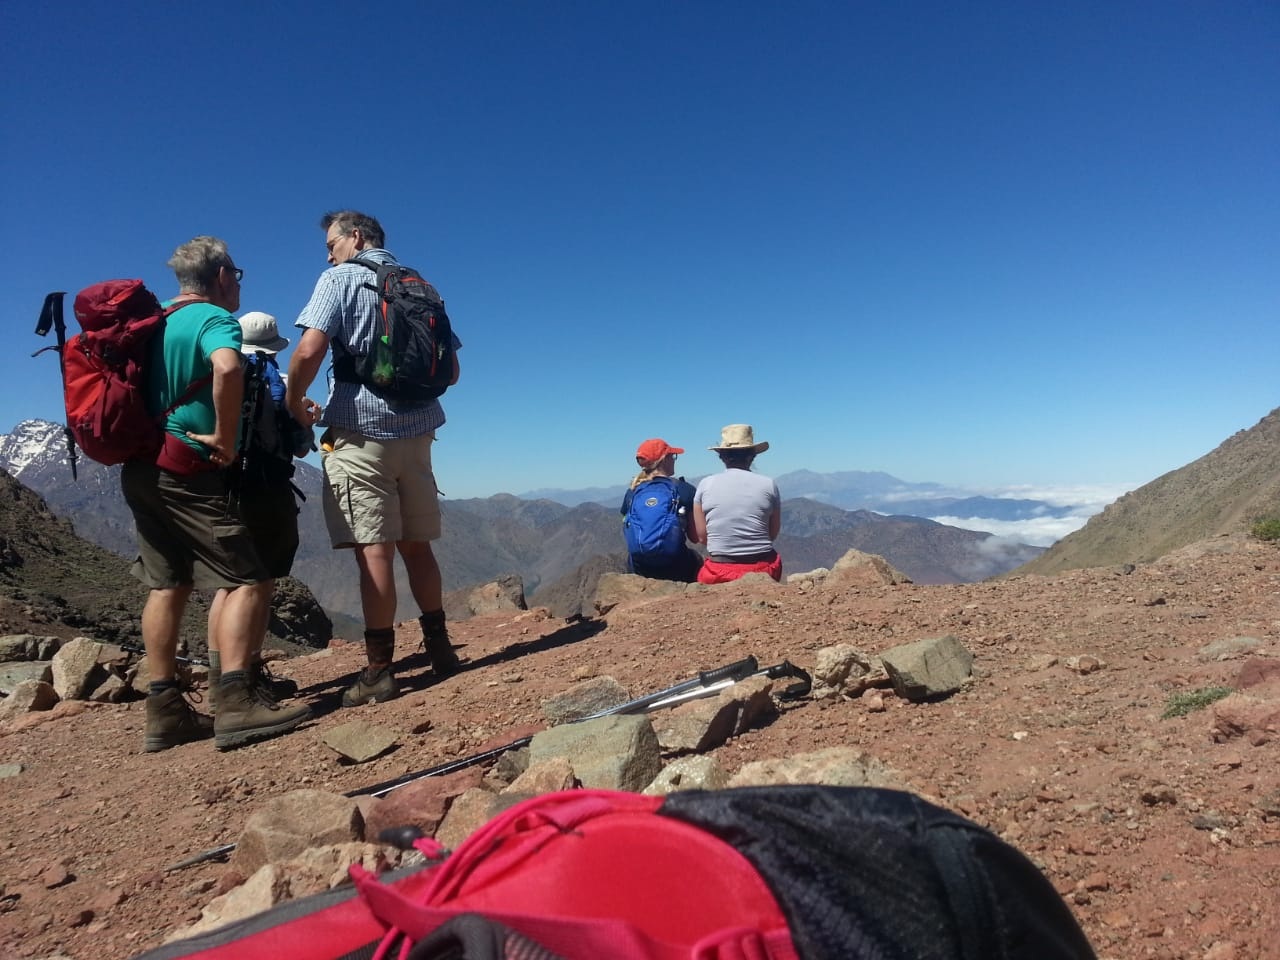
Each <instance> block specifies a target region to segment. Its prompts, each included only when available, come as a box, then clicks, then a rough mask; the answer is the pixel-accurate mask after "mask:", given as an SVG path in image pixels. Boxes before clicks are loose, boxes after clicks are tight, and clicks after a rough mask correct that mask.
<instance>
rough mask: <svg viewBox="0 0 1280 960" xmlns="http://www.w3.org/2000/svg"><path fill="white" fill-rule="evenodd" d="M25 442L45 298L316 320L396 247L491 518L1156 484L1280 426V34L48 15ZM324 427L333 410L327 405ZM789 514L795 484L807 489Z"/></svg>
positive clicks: (129, 8) (1072, 10)
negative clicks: (82, 293) (580, 505)
mask: <svg viewBox="0 0 1280 960" xmlns="http://www.w3.org/2000/svg"><path fill="white" fill-rule="evenodd" d="M0 32H2V33H3V35H4V36H5V38H6V41H5V55H4V58H3V63H2V65H0V71H3V73H2V76H3V90H2V96H0V125H2V128H3V131H4V135H5V146H4V149H3V151H0V183H3V190H4V195H3V208H4V211H5V219H6V222H7V224H8V228H9V231H10V238H9V242H8V243H7V244H6V251H5V253H4V255H3V257H2V258H0V275H2V276H3V284H2V286H0V290H2V291H3V292H2V293H0V297H2V300H0V305H2V307H3V310H4V314H5V322H6V325H7V329H8V330H9V331H10V332H11V335H12V336H13V338H14V340H13V349H11V350H10V351H9V353H8V354H7V356H6V357H5V359H4V361H3V370H2V371H0V377H2V378H3V383H4V389H3V399H0V432H4V431H7V430H9V429H10V428H11V427H12V426H13V425H14V424H16V423H17V422H18V421H20V420H23V419H26V418H31V417H43V418H47V419H53V420H57V419H60V418H61V415H62V411H61V401H60V396H59V393H58V382H57V375H56V372H55V369H54V368H55V362H54V360H53V358H52V357H51V356H50V355H45V356H43V357H40V358H37V359H35V360H32V359H30V358H29V357H28V354H29V353H30V352H31V351H32V350H34V349H36V348H37V347H38V346H40V345H41V341H39V340H38V339H37V338H36V337H34V336H33V335H32V333H31V331H32V329H33V328H34V325H35V320H36V315H37V312H38V308H39V305H40V302H41V299H42V297H43V295H44V294H45V293H46V292H47V291H48V290H51V289H65V290H69V291H72V292H74V291H75V290H77V289H79V288H81V287H83V286H85V285H87V284H89V283H91V282H94V281H97V280H101V279H106V278H109V277H115V276H139V277H142V278H143V279H145V280H146V281H147V282H148V283H149V284H151V285H153V287H154V288H155V289H156V290H157V292H158V293H160V294H162V295H170V294H172V293H173V292H174V291H175V287H174V284H173V280H172V276H171V274H169V272H168V271H167V269H166V267H165V261H166V260H167V259H168V257H169V255H170V254H171V252H172V250H173V248H174V247H175V246H177V245H178V244H179V243H181V242H183V241H185V240H187V239H189V238H190V237H192V236H194V235H196V234H201V233H211V234H215V235H217V236H221V237H223V238H225V239H226V240H227V241H228V243H229V244H230V247H231V250H232V254H233V256H234V257H235V259H236V261H237V263H239V264H240V265H241V266H243V267H244V269H245V272H246V276H245V281H244V285H243V302H242V308H243V309H244V310H266V311H268V312H271V313H274V314H275V315H276V316H278V317H279V318H280V319H281V322H282V327H284V328H285V329H284V332H285V334H286V335H287V336H292V337H295V338H296V335H297V333H296V331H294V330H293V329H292V322H293V319H294V318H295V317H296V316H297V313H298V310H299V309H300V308H301V306H302V305H303V303H305V301H306V299H307V297H308V295H309V294H310V292H311V289H312V287H313V285H314V283H315V279H316V276H317V275H318V274H319V272H320V271H321V270H322V269H323V268H324V267H325V263H324V243H323V234H322V232H321V230H320V229H319V227H318V225H317V221H318V219H319V216H320V214H321V213H322V212H324V211H325V210H327V209H333V208H338V207H355V208H359V209H362V210H365V211H367V212H369V213H372V214H373V215H375V216H377V217H378V218H379V219H380V220H381V221H382V223H383V225H384V227H385V228H386V230H387V234H388V246H389V247H390V249H391V250H392V251H393V252H395V253H396V254H397V255H398V256H399V257H400V259H401V260H402V261H403V262H405V263H408V264H410V265H412V266H416V267H417V268H418V269H420V270H421V271H422V272H423V274H425V275H426V276H427V277H429V278H430V279H432V280H433V281H434V282H435V283H436V285H437V286H438V287H439V289H440V291H441V292H442V294H443V295H444V297H445V300H446V301H447V303H448V305H449V308H450V314H451V315H452V316H453V318H454V322H455V324H456V327H457V329H458V331H459V333H460V335H461V336H462V338H463V340H464V341H465V345H466V346H465V349H464V350H463V351H462V354H461V358H462V366H463V379H462V381H461V383H460V384H459V385H458V386H457V387H456V388H454V389H453V390H451V391H450V392H449V394H448V395H447V396H446V397H445V406H446V409H447V412H448V418H449V423H448V424H447V426H446V427H445V428H444V429H443V430H442V431H441V434H440V443H439V444H438V445H437V447H436V461H437V467H438V474H439V481H440V484H441V487H442V488H443V489H444V491H445V492H446V493H447V494H448V495H450V496H453V497H461V496H483V495H488V494H491V493H495V492H499V491H508V492H521V491H524V490H528V489H531V488H535V487H542V486H568V487H581V486H589V485H596V484H606V483H618V482H622V481H624V480H626V479H627V478H629V476H630V475H631V473H632V470H633V468H634V461H633V460H632V456H633V453H634V450H635V446H636V445H637V443H638V442H639V441H641V440H643V439H645V438H646V437H650V436H662V437H665V438H666V439H667V440H669V441H670V442H672V443H674V444H677V445H680V446H684V447H686V448H688V451H689V452H688V454H686V456H685V457H684V458H683V459H682V460H681V464H680V465H681V468H682V470H683V471H684V472H686V473H688V474H690V475H696V474H701V473H706V472H709V471H711V470H712V469H714V468H715V467H716V462H715V461H714V459H713V455H712V454H710V453H708V452H706V450H705V447H706V446H707V445H708V444H710V443H713V442H715V441H716V440H717V439H718V437H719V430H720V427H721V426H722V425H723V424H726V423H732V422H748V423H753V424H754V425H755V427H756V432H757V437H758V438H760V439H765V440H768V441H770V442H771V443H772V445H773V448H772V450H771V451H770V452H769V453H768V454H766V455H765V457H763V458H762V459H761V460H760V461H759V464H758V466H759V468H760V469H761V470H763V471H765V472H768V473H773V474H780V473H784V472H787V471H789V470H793V469H798V468H809V469H813V470H819V471H832V470H883V471H887V472H889V473H892V474H894V475H896V476H899V477H901V478H903V479H906V480H913V481H926V480H928V481H939V482H944V483H949V484H961V485H971V486H974V487H977V488H982V487H992V488H995V487H1002V486H1005V485H1018V484H1027V485H1034V486H1035V487H1037V488H1045V487H1055V486H1067V485H1093V484H1102V485H1107V484H1110V485H1115V484H1127V485H1130V486H1134V485H1138V484H1141V483H1145V482H1146V481H1148V480H1151V479H1153V478H1155V477H1156V476H1158V475H1160V474H1162V473H1164V472H1166V471H1168V470H1172V469H1175V468H1177V467H1180V466H1182V465H1183V464H1185V463H1187V462H1189V461H1191V460H1193V459H1195V458H1196V457H1198V456H1200V455H1202V454H1204V453H1206V452H1208V451H1209V450H1210V449H1212V448H1213V447H1215V446H1216V445H1217V444H1218V443H1220V442H1221V441H1222V440H1224V439H1226V438H1227V437H1228V436H1230V435H1231V434H1232V433H1234V432H1235V431H1237V430H1240V429H1244V428H1247V427H1250V426H1252V425H1253V424H1254V423H1256V422H1257V421H1258V419H1259V418H1261V417H1262V416H1263V415H1265V414H1266V413H1267V412H1269V411H1270V410H1271V409H1273V408H1274V407H1276V406H1280V363H1278V362H1277V360H1278V358H1280V323H1278V322H1277V321H1278V319H1280V5H1277V4H1276V3H1274V2H1222V3H1217V2H1213V3H1211V2H1207V0H1206V2H1200V3H1185V2H1160V3H1156V2H1142V3H1126V2H1120V3H1116V2H1110V0H1108V2H1076V3H1069V4H1038V3H1037V4H1029V3H1000V4H987V3H983V4H978V3H963V2H951V3H926V2H909V3H883V4H868V3H852V2H850V3H795V4H780V3H747V2H717V3H710V2H707V3H699V2H693V3H661V2H659V3H645V4H638V3H598V2H597V3H568V2H519V3H516V2H495V3H476V4H457V3H451V4H443V3H425V2H424V3H396V2H388V3H380V4H357V3H341V4H339V3H327V2H307V3H294V2H272V3H241V2H230V3H221V4H214V5H209V4H192V3H172V2H154V3H137V2H128V0H125V2H121V3H114V4H103V3H99V4H85V3H77V4H71V3H65V2H52V3H47V4H40V5H31V4H20V3H8V4H4V5H3V7H2V8H0ZM313 395H314V391H313ZM784 493H785V491H784Z"/></svg>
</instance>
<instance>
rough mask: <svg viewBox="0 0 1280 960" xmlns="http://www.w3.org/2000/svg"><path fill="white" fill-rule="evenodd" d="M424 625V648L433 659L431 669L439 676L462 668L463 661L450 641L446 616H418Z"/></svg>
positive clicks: (451, 674)
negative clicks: (459, 658) (434, 617)
mask: <svg viewBox="0 0 1280 960" xmlns="http://www.w3.org/2000/svg"><path fill="white" fill-rule="evenodd" d="M418 624H419V625H420V626H421V627H422V649H423V650H425V651H426V652H427V656H428V657H429V658H430V659H431V669H432V671H433V672H434V673H435V675H436V676H437V677H441V678H443V677H451V676H453V675H454V674H455V673H457V672H458V671H459V670H461V669H462V662H461V661H460V660H458V655H457V654H456V653H454V651H453V644H451V643H450V642H449V628H448V627H447V626H445V622H444V617H443V616H441V617H439V618H438V619H434V620H433V619H430V618H429V617H427V616H425V615H424V616H421V617H419V618H418Z"/></svg>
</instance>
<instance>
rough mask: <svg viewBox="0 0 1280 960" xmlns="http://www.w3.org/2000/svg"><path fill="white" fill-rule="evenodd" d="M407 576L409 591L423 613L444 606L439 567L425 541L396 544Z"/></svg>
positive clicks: (429, 545) (429, 546) (404, 541)
mask: <svg viewBox="0 0 1280 960" xmlns="http://www.w3.org/2000/svg"><path fill="white" fill-rule="evenodd" d="M396 547H397V548H398V549H399V551H400V557H401V558H402V559H403V560H404V568H405V572H407V573H408V574H409V589H410V590H412V591H413V599H414V600H416V601H417V603H418V609H419V610H421V611H422V612H423V613H429V612H431V611H432V610H439V609H440V608H441V607H442V606H444V589H443V586H442V584H441V581H440V565H439V564H438V563H436V555H435V553H434V552H432V550H431V544H430V543H429V542H427V541H425V540H401V541H400V542H399V543H397V544H396Z"/></svg>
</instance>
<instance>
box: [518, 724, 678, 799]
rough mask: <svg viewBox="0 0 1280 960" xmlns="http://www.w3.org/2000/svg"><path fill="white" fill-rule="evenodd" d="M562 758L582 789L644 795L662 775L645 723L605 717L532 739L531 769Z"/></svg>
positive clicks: (654, 741) (650, 731)
mask: <svg viewBox="0 0 1280 960" xmlns="http://www.w3.org/2000/svg"><path fill="white" fill-rule="evenodd" d="M553 757H566V758H568V760H569V762H570V763H571V764H572V765H573V771H574V773H575V774H576V775H577V777H578V780H579V781H580V782H581V783H582V785H583V786H584V787H593V788H597V789H602V790H630V791H631V792H633V793H636V792H639V791H640V790H643V789H644V788H645V787H646V786H648V785H649V784H650V783H651V782H652V781H653V778H654V777H656V776H657V775H658V771H659V770H661V769H662V760H661V758H660V756H659V747H658V738H657V736H656V735H655V734H654V731H653V724H652V723H650V722H649V718H648V717H647V716H644V715H640V716H632V715H627V716H609V717H600V718H599V719H597V720H585V721H583V722H582V723H569V724H565V725H563V726H559V727H552V728H551V729H550V730H543V731H542V732H541V733H538V734H535V735H534V737H533V740H532V741H530V743H529V764H530V766H532V765H533V764H536V763H540V762H542V761H545V760H550V759H552V758H553Z"/></svg>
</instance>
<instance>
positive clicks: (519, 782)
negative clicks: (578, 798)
mask: <svg viewBox="0 0 1280 960" xmlns="http://www.w3.org/2000/svg"><path fill="white" fill-rule="evenodd" d="M577 785H578V778H577V776H576V775H575V774H574V772H573V764H572V763H570V762H569V758H568V757H552V758H551V759H550V760H543V761H542V762H541V763H535V764H533V765H532V766H530V767H529V768H528V769H527V770H525V771H524V772H523V773H522V774H520V776H518V777H516V778H515V779H514V780H512V781H511V783H510V785H509V786H507V787H505V788H504V789H503V790H502V792H503V793H519V794H523V795H524V796H530V797H536V796H539V795H541V794H544V793H558V792H559V791H561V790H571V789H573V788H574V787H576V786H577Z"/></svg>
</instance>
